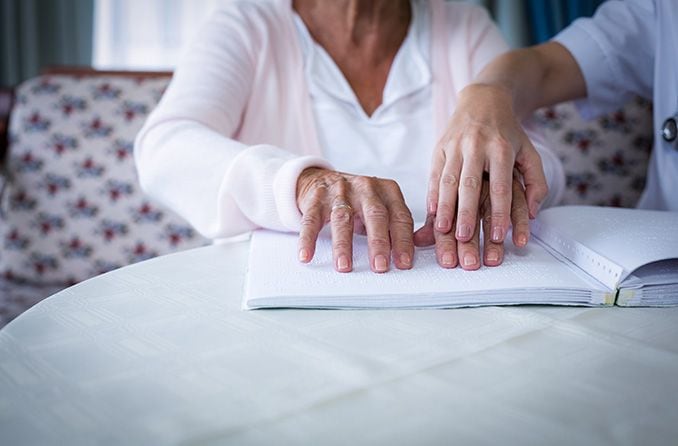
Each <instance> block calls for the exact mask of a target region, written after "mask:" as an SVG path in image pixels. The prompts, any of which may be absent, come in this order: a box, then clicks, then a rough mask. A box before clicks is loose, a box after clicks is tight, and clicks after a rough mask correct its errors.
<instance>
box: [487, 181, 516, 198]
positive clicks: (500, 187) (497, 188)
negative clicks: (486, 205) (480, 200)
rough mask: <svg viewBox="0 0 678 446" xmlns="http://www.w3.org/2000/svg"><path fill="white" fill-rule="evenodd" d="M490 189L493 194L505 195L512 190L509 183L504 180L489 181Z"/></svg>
mask: <svg viewBox="0 0 678 446" xmlns="http://www.w3.org/2000/svg"><path fill="white" fill-rule="evenodd" d="M490 191H491V192H492V194H493V195H505V196H508V195H510V194H511V192H512V187H511V184H509V183H508V182H506V181H491V182H490Z"/></svg>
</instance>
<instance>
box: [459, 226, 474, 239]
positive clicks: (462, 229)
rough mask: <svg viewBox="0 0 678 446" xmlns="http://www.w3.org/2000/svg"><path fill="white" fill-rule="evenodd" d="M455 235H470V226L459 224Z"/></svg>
mask: <svg viewBox="0 0 678 446" xmlns="http://www.w3.org/2000/svg"><path fill="white" fill-rule="evenodd" d="M457 237H459V238H461V239H467V238H469V237H471V227H470V226H469V225H459V228H458V229H457Z"/></svg>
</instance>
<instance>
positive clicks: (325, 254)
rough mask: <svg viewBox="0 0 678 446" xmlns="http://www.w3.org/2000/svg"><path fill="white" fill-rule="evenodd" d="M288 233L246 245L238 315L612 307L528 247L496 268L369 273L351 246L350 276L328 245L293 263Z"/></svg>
mask: <svg viewBox="0 0 678 446" xmlns="http://www.w3.org/2000/svg"><path fill="white" fill-rule="evenodd" d="M297 238H298V236H297V235H296V234H286V233H277V232H272V231H256V232H255V233H254V234H253V236H252V241H251V245H250V257H249V262H248V264H249V270H248V273H247V278H246V283H245V293H244V300H243V308H246V309H252V308H271V307H299V308H363V307H364V308H393V307H398V308H430V307H455V306H477V305H496V304H521V303H545V304H573V305H577V304H578V305H587V304H603V303H608V304H609V303H612V301H611V300H610V299H611V294H610V292H611V291H610V290H606V289H605V287H604V286H603V285H602V284H600V283H599V282H596V281H595V280H593V279H592V278H591V277H590V276H588V275H587V274H584V273H582V272H581V271H579V270H578V269H577V268H574V267H572V266H568V264H567V263H566V262H564V261H561V260H558V259H557V258H556V257H554V256H553V255H552V254H550V253H549V252H548V251H547V250H546V249H544V248H543V247H542V246H541V245H539V244H538V243H536V242H531V243H530V244H529V245H528V246H527V247H526V248H523V249H517V248H514V247H513V246H509V245H510V244H507V252H506V257H505V260H504V263H503V264H502V265H501V266H500V267H494V268H490V267H485V266H483V267H481V269H480V270H478V271H464V270H462V269H461V268H459V267H457V268H454V269H443V268H441V267H440V266H439V265H438V264H437V262H436V259H435V252H434V250H433V249H424V250H417V251H416V252H415V258H414V268H413V269H411V270H398V269H395V268H393V267H392V268H391V270H390V271H389V272H387V273H384V274H376V273H373V272H372V271H371V270H370V269H369V264H368V257H367V243H366V239H365V238H364V237H362V236H356V238H355V240H354V255H353V258H354V270H353V272H351V273H338V272H336V271H335V270H334V267H333V262H332V251H331V241H330V239H329V238H328V237H326V236H323V237H321V238H320V239H319V240H318V244H317V249H316V254H315V257H314V259H313V260H312V262H311V263H310V264H302V263H300V262H299V261H298V260H297V243H298V240H297Z"/></svg>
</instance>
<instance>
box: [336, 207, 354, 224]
mask: <svg viewBox="0 0 678 446" xmlns="http://www.w3.org/2000/svg"><path fill="white" fill-rule="evenodd" d="M352 218H353V214H352V213H351V212H350V211H349V210H348V209H346V208H338V209H335V210H333V211H332V222H334V223H350V222H351V219H352Z"/></svg>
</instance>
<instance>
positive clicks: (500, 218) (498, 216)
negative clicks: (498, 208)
mask: <svg viewBox="0 0 678 446" xmlns="http://www.w3.org/2000/svg"><path fill="white" fill-rule="evenodd" d="M508 219H509V218H508V214H506V213H504V212H493V213H492V216H491V217H490V221H491V222H494V223H500V224H502V223H506V222H507V221H508Z"/></svg>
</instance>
